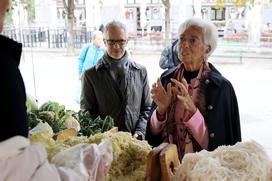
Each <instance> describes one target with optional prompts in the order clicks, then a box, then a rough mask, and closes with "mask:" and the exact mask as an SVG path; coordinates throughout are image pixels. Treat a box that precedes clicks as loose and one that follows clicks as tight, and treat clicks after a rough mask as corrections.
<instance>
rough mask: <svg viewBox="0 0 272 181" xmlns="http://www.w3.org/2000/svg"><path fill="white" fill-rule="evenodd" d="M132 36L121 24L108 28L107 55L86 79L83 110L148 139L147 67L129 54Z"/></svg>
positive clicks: (105, 39)
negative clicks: (107, 118)
mask: <svg viewBox="0 0 272 181" xmlns="http://www.w3.org/2000/svg"><path fill="white" fill-rule="evenodd" d="M127 39H128V34H127V30H126V27H125V25H124V24H123V23H121V22H119V21H112V22H110V23H108V24H107V25H106V26H105V31H104V42H105V45H106V50H107V52H106V53H105V54H104V56H103V57H102V58H101V59H100V60H99V61H98V63H97V64H96V65H95V66H94V67H92V68H90V69H88V70H86V71H85V73H84V75H83V78H82V92H81V100H80V108H81V109H82V110H84V111H89V113H90V115H91V117H92V118H93V119H95V118H96V117H97V116H101V118H102V119H104V118H105V116H107V115H109V116H111V117H112V118H113V119H114V120H115V125H116V126H118V129H119V130H120V131H127V132H130V133H132V135H133V136H134V137H136V138H137V139H144V138H145V133H146V123H147V118H148V114H149V111H150V106H151V96H150V89H149V84H148V77H147V71H146V68H145V67H144V66H142V65H139V64H137V63H136V62H134V61H133V60H132V59H131V58H130V56H129V55H128V52H127V51H126V46H127Z"/></svg>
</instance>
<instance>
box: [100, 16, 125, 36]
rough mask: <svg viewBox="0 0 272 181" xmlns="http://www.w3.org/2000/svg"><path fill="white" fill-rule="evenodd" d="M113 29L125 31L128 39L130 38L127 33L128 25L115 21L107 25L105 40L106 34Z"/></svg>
mask: <svg viewBox="0 0 272 181" xmlns="http://www.w3.org/2000/svg"><path fill="white" fill-rule="evenodd" d="M112 27H118V28H121V29H123V30H124V32H125V36H126V38H128V32H127V27H126V25H125V24H124V23H122V22H120V21H115V20H113V21H111V22H109V23H107V24H106V26H105V30H104V38H105V36H106V33H107V32H108V30H109V28H112Z"/></svg>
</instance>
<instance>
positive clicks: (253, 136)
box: [20, 49, 272, 158]
mask: <svg viewBox="0 0 272 181" xmlns="http://www.w3.org/2000/svg"><path fill="white" fill-rule="evenodd" d="M77 55H78V52H77V53H76V55H72V56H71V55H69V56H68V55H67V54H66V52H65V50H57V51H55V50H39V51H37V50H34V49H33V50H32V51H31V49H25V50H24V53H23V55H22V60H21V64H20V69H21V72H22V75H23V78H24V81H25V85H26V91H27V92H28V93H30V94H31V95H33V96H35V97H36V98H37V100H38V101H39V105H41V104H42V103H44V102H46V101H49V100H50V101H56V102H59V103H60V104H63V105H65V107H66V108H67V109H73V110H78V109H79V105H78V104H76V102H75V97H76V90H77V86H78V81H79V80H78V75H77V70H78V69H77V67H78V65H77V63H78V62H77V61H78V60H77ZM132 57H133V58H134V60H135V61H136V62H138V63H140V64H142V65H144V66H146V68H147V71H148V76H149V82H150V86H151V85H152V84H153V83H154V82H155V81H156V79H157V78H158V77H159V76H160V74H161V73H162V72H163V70H162V69H160V68H159V63H158V62H159V57H160V52H159V51H155V52H151V51H144V50H143V51H138V52H137V51H134V52H133V51H132ZM257 57H261V56H257ZM209 61H210V62H212V63H213V64H214V65H215V66H216V67H217V68H218V70H219V71H220V72H221V73H222V74H223V76H224V77H226V78H227V79H228V80H230V81H231V82H232V84H233V87H234V89H235V91H236V94H237V99H238V104H239V109H240V117H241V129H242V138H243V141H247V140H255V141H257V142H258V143H260V144H261V145H262V146H263V147H264V148H265V150H266V151H267V153H268V154H269V156H270V157H271V158H272V144H271V143H272V141H271V140H272V102H271V101H272V99H271V97H272V96H271V95H270V94H271V92H272V84H271V82H272V59H269V58H264V59H262V58H243V63H240V61H239V58H235V57H234V58H228V57H226V58H222V57H221V58H220V57H212V58H210V60H209ZM34 77H35V78H34Z"/></svg>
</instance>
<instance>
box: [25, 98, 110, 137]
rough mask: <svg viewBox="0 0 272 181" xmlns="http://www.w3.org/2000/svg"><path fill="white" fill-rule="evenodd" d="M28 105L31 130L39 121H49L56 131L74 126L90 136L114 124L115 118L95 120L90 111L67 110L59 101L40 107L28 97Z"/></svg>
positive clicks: (79, 131)
mask: <svg viewBox="0 0 272 181" xmlns="http://www.w3.org/2000/svg"><path fill="white" fill-rule="evenodd" d="M26 105H27V110H28V111H27V119H28V128H29V130H32V129H33V128H35V127H36V126H37V125H39V123H48V125H49V126H50V127H51V128H52V130H53V132H54V133H58V132H60V131H63V130H65V129H69V128H74V129H75V130H76V131H77V132H78V134H79V135H83V136H90V135H94V134H97V133H101V132H102V133H103V132H105V131H108V130H110V129H111V128H112V127H113V126H114V120H113V119H112V118H111V117H109V116H107V117H106V118H105V119H101V118H100V117H97V118H96V119H94V120H93V119H92V118H91V117H90V115H89V113H88V112H83V111H81V110H80V111H78V112H75V111H72V110H66V109H65V106H64V105H60V104H59V103H57V102H52V101H48V102H46V103H44V104H43V105H41V106H40V108H39V109H38V106H37V105H35V102H33V100H32V101H31V100H30V99H28V100H27V103H26ZM34 131H35V130H34Z"/></svg>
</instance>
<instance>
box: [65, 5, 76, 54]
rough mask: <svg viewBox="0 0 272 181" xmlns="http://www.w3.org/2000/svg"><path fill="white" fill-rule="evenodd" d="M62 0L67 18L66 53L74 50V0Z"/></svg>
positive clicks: (72, 52)
mask: <svg viewBox="0 0 272 181" xmlns="http://www.w3.org/2000/svg"><path fill="white" fill-rule="evenodd" d="M62 1H63V7H64V9H65V12H66V18H67V30H68V35H67V41H68V42H67V43H68V45H67V53H68V54H74V52H75V31H74V24H75V14H74V10H75V1H74V0H62Z"/></svg>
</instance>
